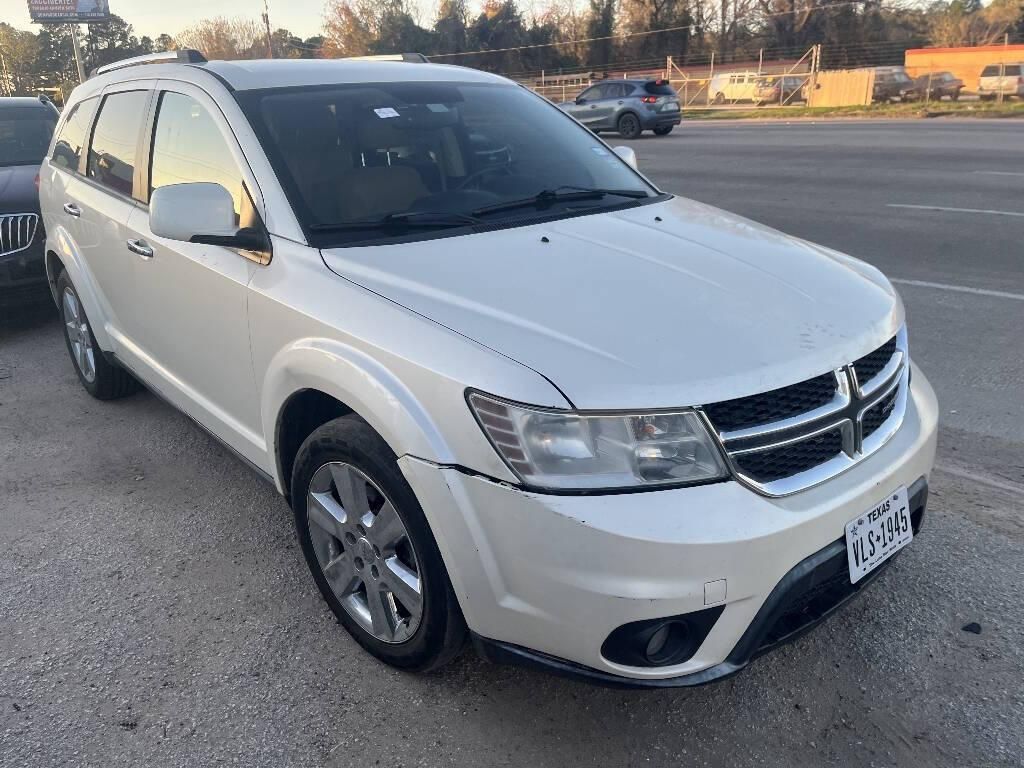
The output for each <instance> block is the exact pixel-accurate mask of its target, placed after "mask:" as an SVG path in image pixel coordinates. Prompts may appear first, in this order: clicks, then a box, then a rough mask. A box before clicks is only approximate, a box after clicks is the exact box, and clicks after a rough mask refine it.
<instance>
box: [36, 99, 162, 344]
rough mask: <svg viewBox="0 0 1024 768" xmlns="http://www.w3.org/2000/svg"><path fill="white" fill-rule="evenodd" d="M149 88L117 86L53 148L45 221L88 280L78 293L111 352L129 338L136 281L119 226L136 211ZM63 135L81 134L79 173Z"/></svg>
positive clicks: (86, 105)
mask: <svg viewBox="0 0 1024 768" xmlns="http://www.w3.org/2000/svg"><path fill="white" fill-rule="evenodd" d="M151 85H152V83H146V82H132V83H122V84H119V85H117V86H115V87H112V88H109V89H107V90H105V91H104V93H103V95H102V97H101V98H100V99H88V100H86V101H83V102H82V103H81V104H79V105H78V106H77V107H76V108H75V109H76V112H75V114H73V115H71V116H69V119H68V121H67V124H66V126H65V127H64V128H63V129H62V131H61V134H62V135H61V136H60V137H58V141H57V144H56V145H55V148H54V164H55V165H56V166H57V167H59V168H61V171H59V174H60V175H61V181H62V184H61V185H59V186H58V185H55V194H56V195H57V198H58V199H55V200H54V201H53V202H52V203H51V206H52V208H53V212H52V213H51V214H50V215H51V216H53V217H54V219H55V220H57V221H59V222H60V223H61V224H62V225H63V226H64V227H65V228H66V229H67V231H68V232H69V233H70V236H71V238H72V240H73V241H74V244H73V247H74V248H75V249H76V250H77V252H78V254H79V256H80V257H81V260H82V266H83V268H84V270H85V272H86V273H87V275H88V280H89V285H88V286H79V290H80V291H82V290H89V289H91V290H92V291H93V292H94V295H95V297H96V300H97V302H98V304H99V307H100V311H101V313H102V315H103V316H102V317H94V318H91V320H92V323H93V325H99V324H102V325H103V326H104V328H105V329H106V330H107V333H108V335H109V337H110V338H111V339H112V340H113V341H114V345H115V349H114V350H112V351H114V352H119V351H120V345H121V342H122V341H123V340H124V339H125V338H130V337H131V334H132V329H131V328H130V326H129V324H128V322H127V317H126V315H125V311H126V310H128V309H129V308H130V305H131V303H132V301H133V279H134V274H133V270H132V267H133V265H132V260H131V254H130V253H128V251H127V250H126V249H125V246H124V242H125V237H124V226H125V224H126V222H127V221H128V216H129V215H130V213H131V211H132V210H133V209H134V208H135V206H136V205H137V204H138V202H137V195H138V192H139V189H138V183H137V179H136V171H137V165H138V154H139V139H140V136H141V134H142V126H143V124H144V122H145V116H146V109H147V104H148V101H149V97H150V93H151V92H150V91H149V90H148V88H149V87H150V86H151ZM97 106H98V114H95V115H94V112H96V110H97ZM90 125H91V130H90ZM65 131H67V132H68V133H69V134H70V133H74V134H76V135H77V133H78V132H84V133H85V138H84V146H85V147H87V150H86V151H85V152H84V154H85V156H84V157H80V158H78V159H77V162H78V163H79V164H78V165H75V163H76V157H75V155H76V154H78V155H81V154H83V152H82V151H81V150H80V151H79V152H78V153H75V152H74V151H73V149H74V148H72V147H70V146H64V145H63V144H62V142H63V141H64V136H63V134H64V132H65ZM58 190H59V191H58Z"/></svg>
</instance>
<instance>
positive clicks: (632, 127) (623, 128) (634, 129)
mask: <svg viewBox="0 0 1024 768" xmlns="http://www.w3.org/2000/svg"><path fill="white" fill-rule="evenodd" d="M616 130H618V132H619V136H621V137H622V138H624V139H635V138H637V137H638V136H639V135H640V133H641V132H642V131H643V129H642V128H641V127H640V121H639V120H638V119H637V116H636V115H631V114H629V113H626V114H625V115H623V116H622V117H620V118H619V123H618V125H617V126H616Z"/></svg>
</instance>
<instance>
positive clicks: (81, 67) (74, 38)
mask: <svg viewBox="0 0 1024 768" xmlns="http://www.w3.org/2000/svg"><path fill="white" fill-rule="evenodd" d="M71 47H72V48H73V49H74V51H75V65H76V66H77V67H78V82H79V83H84V82H85V64H83V63H82V47H81V46H80V45H79V44H78V25H77V24H72V25H71Z"/></svg>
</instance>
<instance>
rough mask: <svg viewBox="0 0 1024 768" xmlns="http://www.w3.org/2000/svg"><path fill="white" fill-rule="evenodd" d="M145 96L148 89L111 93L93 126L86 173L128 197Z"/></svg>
mask: <svg viewBox="0 0 1024 768" xmlns="http://www.w3.org/2000/svg"><path fill="white" fill-rule="evenodd" d="M148 96H149V92H148V91H125V92H123V93H112V94H110V95H109V96H107V97H106V98H105V99H103V105H102V106H101V107H100V116H99V117H98V118H96V127H95V128H93V130H92V142H91V144H90V146H89V164H88V167H87V169H86V175H87V176H88V177H89V178H90V179H93V180H94V181H97V182H99V183H100V184H102V185H103V186H105V187H109V188H110V189H112V190H114V191H115V192H120V193H121V194H122V195H127V196H129V197H130V196H131V194H132V179H133V178H134V176H135V154H136V150H137V148H138V144H139V133H140V131H141V128H142V121H143V120H144V119H145V117H146V114H145V113H146V99H147V98H148Z"/></svg>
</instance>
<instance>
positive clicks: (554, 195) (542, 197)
mask: <svg viewBox="0 0 1024 768" xmlns="http://www.w3.org/2000/svg"><path fill="white" fill-rule="evenodd" d="M609 195H611V196H615V197H631V198H635V199H637V200H639V199H641V198H645V197H650V195H648V194H647V193H646V192H644V191H642V190H639V189H598V188H591V187H574V186H570V185H568V184H567V185H565V186H561V187H556V188H555V189H542V190H541V191H540V192H538V193H537V194H536V195H534V196H533V197H524V198H523V199H522V200H509V201H508V202H507V203H495V204H494V205H485V206H484V207H483V208H477V209H476V210H475V211H473V215H474V216H483V215H485V214H488V213H497V212H498V211H513V210H515V209H516V208H529V207H530V206H534V205H538V206H539V205H550V204H551V203H556V202H564V201H572V200H599V199H600V198H602V197H607V196H609Z"/></svg>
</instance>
